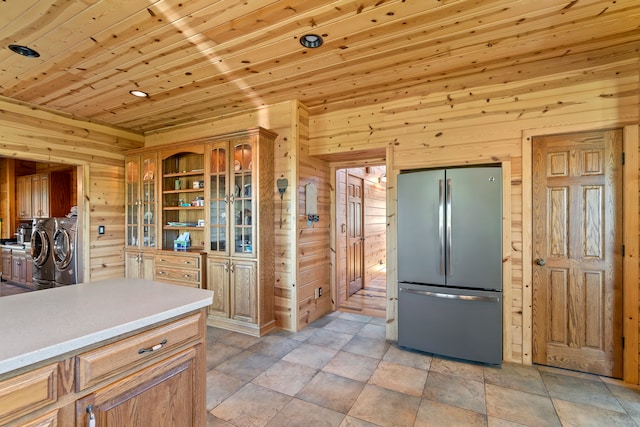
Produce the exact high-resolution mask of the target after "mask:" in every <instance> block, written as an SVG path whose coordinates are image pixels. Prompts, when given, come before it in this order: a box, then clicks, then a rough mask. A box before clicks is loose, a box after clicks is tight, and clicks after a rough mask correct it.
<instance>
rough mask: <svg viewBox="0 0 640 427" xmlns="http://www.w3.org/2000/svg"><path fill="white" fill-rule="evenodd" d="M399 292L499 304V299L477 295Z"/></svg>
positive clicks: (403, 290) (412, 290)
mask: <svg viewBox="0 0 640 427" xmlns="http://www.w3.org/2000/svg"><path fill="white" fill-rule="evenodd" d="M400 292H406V293H409V294H417V295H424V296H428V297H434V298H447V299H461V300H465V301H482V302H500V297H482V296H477V295H451V294H443V293H440V292H429V291H417V290H415V289H408V288H400Z"/></svg>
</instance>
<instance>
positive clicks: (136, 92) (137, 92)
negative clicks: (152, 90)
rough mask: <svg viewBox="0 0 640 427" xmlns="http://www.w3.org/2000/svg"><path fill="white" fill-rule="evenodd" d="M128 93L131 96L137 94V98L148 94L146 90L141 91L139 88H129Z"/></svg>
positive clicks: (145, 96)
mask: <svg viewBox="0 0 640 427" xmlns="http://www.w3.org/2000/svg"><path fill="white" fill-rule="evenodd" d="M129 93H130V94H131V95H133V96H137V97H138V98H148V97H149V94H148V93H147V92H143V91H141V90H130V91H129Z"/></svg>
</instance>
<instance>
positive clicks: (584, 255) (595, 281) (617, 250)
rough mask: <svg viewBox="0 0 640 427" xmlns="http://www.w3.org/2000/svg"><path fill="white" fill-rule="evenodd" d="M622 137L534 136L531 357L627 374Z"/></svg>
mask: <svg viewBox="0 0 640 427" xmlns="http://www.w3.org/2000/svg"><path fill="white" fill-rule="evenodd" d="M621 147H622V133H621V131H619V130H612V131H598V132H584V133H579V134H571V135H556V136H546V137H538V138H534V141H533V197H534V200H533V206H534V211H533V259H534V260H535V261H534V267H533V360H534V362H535V363H540V364H545V365H551V366H557V367H561V368H568V369H573V370H578V371H586V372H591V373H594V374H599V375H606V376H612V377H618V378H620V377H621V376H622V256H621V247H622V237H621V230H622V229H621V225H622V208H621V206H622V196H621V195H622V166H621V164H622V162H621V157H622V156H621V153H622V148H621Z"/></svg>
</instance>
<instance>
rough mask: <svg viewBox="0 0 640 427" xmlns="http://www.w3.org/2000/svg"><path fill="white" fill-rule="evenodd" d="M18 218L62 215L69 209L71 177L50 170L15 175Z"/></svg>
mask: <svg viewBox="0 0 640 427" xmlns="http://www.w3.org/2000/svg"><path fill="white" fill-rule="evenodd" d="M16 208H17V209H16V214H17V215H18V219H22V220H24V219H32V218H52V217H56V216H64V215H66V214H68V213H69V211H70V209H71V177H70V176H69V174H67V173H63V172H50V173H41V174H35V175H25V176H19V177H16Z"/></svg>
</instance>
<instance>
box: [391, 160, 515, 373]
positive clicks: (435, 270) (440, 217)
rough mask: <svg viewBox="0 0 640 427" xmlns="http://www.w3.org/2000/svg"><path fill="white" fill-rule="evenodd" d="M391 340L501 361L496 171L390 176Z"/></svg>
mask: <svg viewBox="0 0 640 427" xmlns="http://www.w3.org/2000/svg"><path fill="white" fill-rule="evenodd" d="M398 284H399V293H398V344H399V345H401V346H404V347H409V348H413V349H416V350H422V351H425V352H429V353H434V354H439V355H444V356H450V357H454V358H459V359H466V360H473V361H477V362H483V363H488V364H500V363H501V362H502V170H501V168H500V167H495V166H488V167H484V166H483V167H469V168H452V169H439V170H421V171H414V172H407V173H402V174H400V175H399V176H398Z"/></svg>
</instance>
